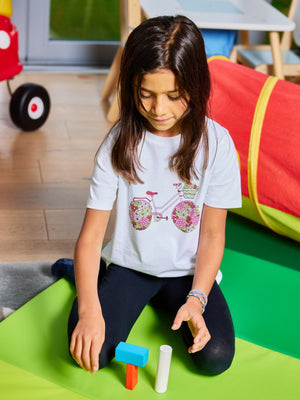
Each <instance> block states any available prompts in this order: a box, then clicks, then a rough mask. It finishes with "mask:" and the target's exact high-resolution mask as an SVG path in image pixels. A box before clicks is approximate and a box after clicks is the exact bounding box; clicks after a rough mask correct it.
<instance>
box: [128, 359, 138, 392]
mask: <svg viewBox="0 0 300 400" xmlns="http://www.w3.org/2000/svg"><path fill="white" fill-rule="evenodd" d="M138 373H139V367H138V366H137V365H132V364H127V367H126V389H130V390H132V389H134V387H135V385H136V384H137V381H138Z"/></svg>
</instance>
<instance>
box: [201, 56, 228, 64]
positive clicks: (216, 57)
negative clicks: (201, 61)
mask: <svg viewBox="0 0 300 400" xmlns="http://www.w3.org/2000/svg"><path fill="white" fill-rule="evenodd" d="M213 60H225V61H230V60H229V58H228V57H225V56H222V55H220V56H211V57H209V58H208V59H207V62H208V63H209V62H210V61H213Z"/></svg>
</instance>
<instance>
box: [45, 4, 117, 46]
mask: <svg viewBox="0 0 300 400" xmlns="http://www.w3.org/2000/svg"><path fill="white" fill-rule="evenodd" d="M49 39H52V40H120V0H85V1H82V0H64V1H62V0H51V6H50V38H49Z"/></svg>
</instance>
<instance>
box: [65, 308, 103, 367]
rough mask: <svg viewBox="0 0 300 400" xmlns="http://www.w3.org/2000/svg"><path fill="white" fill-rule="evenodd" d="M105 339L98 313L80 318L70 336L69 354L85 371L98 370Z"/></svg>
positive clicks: (101, 319) (101, 320)
mask: <svg viewBox="0 0 300 400" xmlns="http://www.w3.org/2000/svg"><path fill="white" fill-rule="evenodd" d="M104 339H105V322H104V319H103V317H102V315H101V313H100V315H99V313H91V314H88V315H84V316H81V317H80V318H79V321H78V323H77V325H76V327H75V329H74V332H73V334H72V338H71V343H70V352H71V354H72V357H73V358H74V360H75V361H76V362H77V364H78V365H80V367H82V368H83V369H84V370H85V371H90V372H91V373H92V374H94V373H95V372H96V371H98V369H99V354H100V351H101V348H102V345H103V342H104Z"/></svg>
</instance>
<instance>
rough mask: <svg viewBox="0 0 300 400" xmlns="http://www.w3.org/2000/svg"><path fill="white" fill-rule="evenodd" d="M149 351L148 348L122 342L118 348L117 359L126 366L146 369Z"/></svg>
mask: <svg viewBox="0 0 300 400" xmlns="http://www.w3.org/2000/svg"><path fill="white" fill-rule="evenodd" d="M148 356H149V350H148V349H147V348H146V347H141V346H136V345H134V344H130V343H125V342H120V343H119V344H118V346H117V347H116V353H115V358H116V360H117V361H121V362H124V363H126V364H131V365H136V366H138V367H144V366H145V365H146V363H147V361H148Z"/></svg>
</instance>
